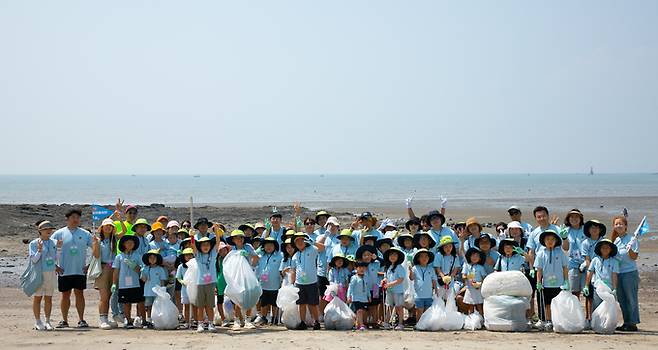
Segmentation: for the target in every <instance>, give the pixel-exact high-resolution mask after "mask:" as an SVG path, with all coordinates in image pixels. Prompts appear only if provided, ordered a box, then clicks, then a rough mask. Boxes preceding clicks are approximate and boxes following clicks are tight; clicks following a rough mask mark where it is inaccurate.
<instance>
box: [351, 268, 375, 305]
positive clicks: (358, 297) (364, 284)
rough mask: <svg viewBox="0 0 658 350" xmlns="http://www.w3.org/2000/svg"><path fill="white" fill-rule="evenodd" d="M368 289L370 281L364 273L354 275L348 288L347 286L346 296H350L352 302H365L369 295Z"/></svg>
mask: <svg viewBox="0 0 658 350" xmlns="http://www.w3.org/2000/svg"><path fill="white" fill-rule="evenodd" d="M370 289H371V287H370V283H369V282H368V278H367V277H366V276H365V275H363V276H359V275H354V276H352V279H351V280H350V286H349V288H347V297H348V298H352V301H353V302H354V301H357V302H361V303H367V302H368V299H369V297H370Z"/></svg>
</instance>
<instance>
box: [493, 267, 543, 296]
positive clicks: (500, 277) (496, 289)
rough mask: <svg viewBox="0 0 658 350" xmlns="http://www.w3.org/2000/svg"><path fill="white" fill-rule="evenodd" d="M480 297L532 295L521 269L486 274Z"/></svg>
mask: <svg viewBox="0 0 658 350" xmlns="http://www.w3.org/2000/svg"><path fill="white" fill-rule="evenodd" d="M481 291H482V297H484V298H488V297H490V296H494V295H509V296H513V297H526V298H529V297H531V296H532V287H531V286H530V282H528V279H527V278H526V277H525V275H524V274H523V273H522V272H521V271H502V272H496V273H492V274H489V275H487V277H485V278H484V281H482V288H481Z"/></svg>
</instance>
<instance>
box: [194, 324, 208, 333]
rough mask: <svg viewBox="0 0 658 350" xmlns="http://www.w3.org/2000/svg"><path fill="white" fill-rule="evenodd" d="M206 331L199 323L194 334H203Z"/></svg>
mask: <svg viewBox="0 0 658 350" xmlns="http://www.w3.org/2000/svg"><path fill="white" fill-rule="evenodd" d="M205 330H206V329H205V328H203V324H202V323H199V325H198V326H197V327H196V332H197V333H203V332H204V331H205Z"/></svg>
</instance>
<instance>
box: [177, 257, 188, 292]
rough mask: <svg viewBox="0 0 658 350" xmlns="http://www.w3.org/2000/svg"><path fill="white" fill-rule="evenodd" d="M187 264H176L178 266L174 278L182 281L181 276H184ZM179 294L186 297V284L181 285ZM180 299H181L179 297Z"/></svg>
mask: <svg viewBox="0 0 658 350" xmlns="http://www.w3.org/2000/svg"><path fill="white" fill-rule="evenodd" d="M186 265H187V264H180V265H178V268H177V269H176V279H177V280H180V281H182V280H183V278H185V272H187V266H186ZM180 293H181V296H183V297H184V298H185V299H188V296H187V286H186V285H184V284H183V285H181V290H180ZM181 300H182V299H181Z"/></svg>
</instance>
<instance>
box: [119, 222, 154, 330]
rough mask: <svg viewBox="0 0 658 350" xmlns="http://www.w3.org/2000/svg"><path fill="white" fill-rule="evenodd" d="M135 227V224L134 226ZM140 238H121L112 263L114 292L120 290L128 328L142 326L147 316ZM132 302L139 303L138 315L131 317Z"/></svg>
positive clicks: (124, 324)
mask: <svg viewBox="0 0 658 350" xmlns="http://www.w3.org/2000/svg"><path fill="white" fill-rule="evenodd" d="M133 227H134V226H133ZM144 232H146V231H144ZM140 244H141V243H140V239H139V237H137V236H128V235H123V236H122V237H121V239H120V240H119V252H120V253H119V254H117V256H116V257H115V258H114V262H113V263H112V268H113V269H114V271H113V277H112V281H113V283H112V288H111V290H112V293H114V291H115V290H117V288H118V290H119V293H118V295H119V304H123V314H124V315H125V320H124V322H123V326H124V328H126V329H132V328H135V327H137V328H141V326H142V321H141V319H140V317H141V318H142V319H145V318H146V315H145V313H146V312H145V310H144V287H142V286H141V284H140V280H139V274H140V273H141V271H142V269H141V266H140V263H141V259H140V258H141V257H142V255H141V254H140V253H139V252H138V251H139V245H140ZM132 304H137V315H138V316H137V317H136V318H135V319H134V320H133V319H132V318H131V317H130V312H131V309H132Z"/></svg>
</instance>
